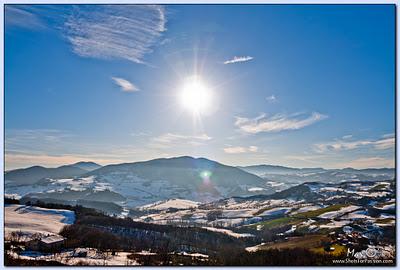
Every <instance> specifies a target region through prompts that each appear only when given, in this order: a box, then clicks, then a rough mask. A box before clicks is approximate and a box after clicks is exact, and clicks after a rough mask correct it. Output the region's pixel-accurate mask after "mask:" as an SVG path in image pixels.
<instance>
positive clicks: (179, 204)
mask: <svg viewBox="0 0 400 270" xmlns="http://www.w3.org/2000/svg"><path fill="white" fill-rule="evenodd" d="M199 204H200V203H199V202H194V201H190V200H182V199H171V200H167V201H160V202H156V203H152V204H147V205H144V206H142V207H140V208H139V209H141V210H148V209H154V210H166V209H168V208H175V209H182V210H183V209H190V208H196V207H197V206H198V205H199Z"/></svg>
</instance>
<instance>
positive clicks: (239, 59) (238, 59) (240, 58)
mask: <svg viewBox="0 0 400 270" xmlns="http://www.w3.org/2000/svg"><path fill="white" fill-rule="evenodd" d="M253 59H254V58H253V57H251V56H234V57H233V58H232V59H229V60H226V61H225V62H224V64H225V65H228V64H235V63H240V62H247V61H250V60H253Z"/></svg>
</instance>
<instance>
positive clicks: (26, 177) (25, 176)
mask: <svg viewBox="0 0 400 270" xmlns="http://www.w3.org/2000/svg"><path fill="white" fill-rule="evenodd" d="M100 167H101V166H100V165H99V164H97V163H94V162H83V161H82V162H78V163H74V164H71V165H63V166H60V167H57V168H45V167H42V166H33V167H29V168H25V169H17V170H12V171H8V172H5V175H4V176H5V179H6V180H8V181H12V182H14V183H16V184H21V185H23V184H34V183H37V182H38V181H40V180H42V179H45V178H55V179H59V178H69V177H78V176H81V175H83V174H85V173H87V172H89V171H92V170H95V169H98V168H100Z"/></svg>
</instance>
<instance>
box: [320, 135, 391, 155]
mask: <svg viewBox="0 0 400 270" xmlns="http://www.w3.org/2000/svg"><path fill="white" fill-rule="evenodd" d="M394 145H395V138H394V137H382V138H381V139H378V140H354V141H348V140H336V141H333V142H327V143H317V144H315V145H314V150H315V151H316V152H318V153H324V152H329V151H344V150H354V149H359V148H362V147H373V148H374V149H377V150H386V149H391V148H394Z"/></svg>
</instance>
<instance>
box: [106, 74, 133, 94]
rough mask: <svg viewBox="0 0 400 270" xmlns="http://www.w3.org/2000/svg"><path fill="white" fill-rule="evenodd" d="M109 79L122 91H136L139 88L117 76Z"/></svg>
mask: <svg viewBox="0 0 400 270" xmlns="http://www.w3.org/2000/svg"><path fill="white" fill-rule="evenodd" d="M111 79H112V80H113V81H114V83H115V84H116V85H118V86H119V87H120V88H121V90H122V91H124V92H137V91H139V88H137V87H136V86H135V85H134V84H133V83H131V82H130V81H128V80H126V79H123V78H118V77H111Z"/></svg>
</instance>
